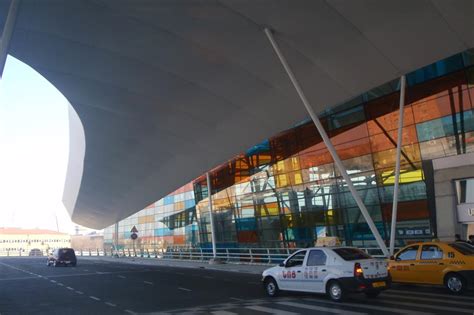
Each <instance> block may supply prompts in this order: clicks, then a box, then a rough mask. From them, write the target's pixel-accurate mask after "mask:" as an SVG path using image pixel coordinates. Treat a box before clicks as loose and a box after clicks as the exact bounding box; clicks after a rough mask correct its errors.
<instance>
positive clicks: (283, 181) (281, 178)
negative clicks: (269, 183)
mask: <svg viewBox="0 0 474 315" xmlns="http://www.w3.org/2000/svg"><path fill="white" fill-rule="evenodd" d="M286 176H287V175H286V174H283V175H278V176H277V177H276V178H277V186H278V187H285V186H287V185H288V179H287V178H286Z"/></svg>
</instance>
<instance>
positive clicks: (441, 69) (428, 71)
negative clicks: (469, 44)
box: [406, 54, 464, 86]
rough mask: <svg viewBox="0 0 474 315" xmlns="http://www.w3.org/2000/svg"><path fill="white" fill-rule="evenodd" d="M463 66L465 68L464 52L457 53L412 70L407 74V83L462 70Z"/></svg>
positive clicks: (410, 84) (417, 82)
mask: <svg viewBox="0 0 474 315" xmlns="http://www.w3.org/2000/svg"><path fill="white" fill-rule="evenodd" d="M462 68H464V62H463V57H462V54H457V55H454V56H451V57H449V58H446V59H443V60H440V61H438V62H435V63H432V64H430V65H428V66H426V67H423V68H421V69H418V70H416V71H413V72H410V73H409V74H407V76H406V78H407V83H408V85H409V86H412V85H415V84H419V83H423V82H425V81H428V80H431V79H434V78H437V77H440V76H443V75H446V74H448V73H451V72H454V71H457V70H460V69H462Z"/></svg>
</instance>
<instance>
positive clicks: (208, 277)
mask: <svg viewBox="0 0 474 315" xmlns="http://www.w3.org/2000/svg"><path fill="white" fill-rule="evenodd" d="M204 278H206V279H215V277H211V276H204Z"/></svg>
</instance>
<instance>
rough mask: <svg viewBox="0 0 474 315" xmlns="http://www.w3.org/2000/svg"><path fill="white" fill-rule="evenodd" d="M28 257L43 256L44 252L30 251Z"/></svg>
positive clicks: (35, 249) (37, 249)
mask: <svg viewBox="0 0 474 315" xmlns="http://www.w3.org/2000/svg"><path fill="white" fill-rule="evenodd" d="M28 256H43V252H42V251H41V249H39V248H33V249H32V250H30V252H29V254H28Z"/></svg>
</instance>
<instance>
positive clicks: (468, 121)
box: [416, 110, 474, 142]
mask: <svg viewBox="0 0 474 315" xmlns="http://www.w3.org/2000/svg"><path fill="white" fill-rule="evenodd" d="M456 121H457V125H458V130H459V129H460V125H461V124H460V122H461V115H460V114H459V113H457V114H456ZM464 130H465V131H466V132H468V131H472V130H474V117H473V111H472V110H471V111H466V112H464ZM416 131H417V133H418V140H419V141H420V142H423V141H428V140H431V139H437V138H442V137H447V136H452V135H454V128H453V119H452V117H451V116H444V117H441V118H438V119H434V120H430V121H426V122H423V123H420V124H418V125H416Z"/></svg>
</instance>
